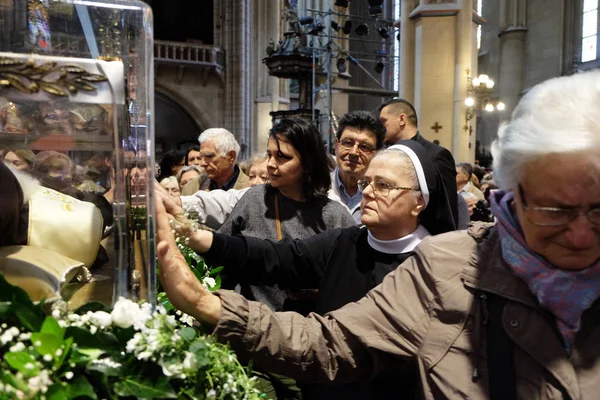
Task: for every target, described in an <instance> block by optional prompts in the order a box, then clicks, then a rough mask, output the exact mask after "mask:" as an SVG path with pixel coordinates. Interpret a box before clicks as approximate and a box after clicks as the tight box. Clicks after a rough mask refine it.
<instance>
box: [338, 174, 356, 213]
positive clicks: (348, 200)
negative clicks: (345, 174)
mask: <svg viewBox="0 0 600 400" xmlns="http://www.w3.org/2000/svg"><path fill="white" fill-rule="evenodd" d="M339 174H340V170H339V169H338V168H336V169H335V173H334V174H333V180H334V184H335V186H336V187H337V188H338V191H339V194H340V199H342V202H344V204H345V205H346V206H347V207H348V208H349V209H350V210H351V211H352V210H353V209H354V208H355V207H356V206H357V205H359V204H360V201H361V200H362V191H361V190H360V189H358V188H357V190H356V193H354V196H350V195H349V194H348V192H347V191H346V187H345V186H344V184H343V183H342V180H341V179H340V175H339Z"/></svg>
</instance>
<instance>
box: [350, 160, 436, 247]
mask: <svg viewBox="0 0 600 400" xmlns="http://www.w3.org/2000/svg"><path fill="white" fill-rule="evenodd" d="M405 167H406V166H405V165H403V164H401V163H398V162H396V161H395V160H393V157H392V156H380V157H376V158H374V159H373V160H372V161H371V164H369V168H368V169H367V172H366V173H365V175H364V177H363V178H362V179H363V180H365V181H367V182H371V185H369V186H367V187H365V188H364V189H363V193H362V195H363V198H362V201H361V203H360V211H361V222H362V223H363V224H365V225H366V226H367V227H368V228H369V230H370V231H371V232H372V233H373V234H374V235H375V237H377V238H378V239H382V240H392V239H398V238H400V237H403V236H405V235H407V234H409V233H411V232H412V231H414V229H415V228H416V227H417V217H418V215H419V213H420V212H421V211H422V209H423V207H424V205H425V203H424V201H423V199H422V197H421V196H415V194H416V193H415V192H411V191H409V190H404V189H393V188H397V187H405V188H409V187H411V183H410V179H409V178H408V177H407V176H406V174H405V173H404V172H403V171H404V169H405ZM377 182H384V183H386V184H388V185H389V186H390V187H391V188H392V189H390V190H389V193H388V195H387V196H383V195H378V194H376V193H375V191H374V190H373V185H376V183H377ZM415 189H416V188H415Z"/></svg>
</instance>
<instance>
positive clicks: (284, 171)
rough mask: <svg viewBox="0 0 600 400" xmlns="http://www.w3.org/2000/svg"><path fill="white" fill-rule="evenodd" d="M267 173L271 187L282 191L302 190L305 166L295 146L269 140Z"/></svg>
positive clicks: (272, 139) (282, 141)
mask: <svg viewBox="0 0 600 400" xmlns="http://www.w3.org/2000/svg"><path fill="white" fill-rule="evenodd" d="M267 171H269V179H270V181H271V186H273V187H275V188H278V189H280V190H282V189H283V190H285V189H288V188H301V187H302V179H303V178H304V166H303V165H302V160H301V159H300V154H299V153H298V152H297V151H296V149H295V148H294V146H292V145H291V144H290V143H289V142H286V141H284V140H283V139H281V138H280V139H279V140H278V141H277V140H275V139H274V138H273V137H270V138H269V142H268V143H267Z"/></svg>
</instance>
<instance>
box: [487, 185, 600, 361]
mask: <svg viewBox="0 0 600 400" xmlns="http://www.w3.org/2000/svg"><path fill="white" fill-rule="evenodd" d="M513 199H514V193H512V192H508V193H505V192H502V191H499V190H498V191H495V192H494V193H493V195H492V196H491V203H492V213H493V214H494V216H495V217H496V218H497V220H498V233H499V235H500V243H501V245H502V256H503V258H504V260H505V261H506V262H507V263H508V265H510V267H511V269H512V271H513V272H514V273H515V275H516V276H518V277H519V278H520V279H521V280H523V281H524V282H525V283H526V284H527V285H528V286H529V290H531V292H532V293H533V294H534V295H535V296H536V297H537V299H538V301H539V303H540V305H541V306H542V307H543V308H545V309H546V310H548V311H550V312H551V313H552V314H553V315H554V317H555V318H556V323H557V325H558V329H559V331H560V333H561V335H562V337H563V339H564V342H565V346H566V349H567V351H569V350H570V349H571V347H572V345H573V341H574V340H575V334H576V333H577V331H578V330H579V328H580V325H581V316H582V315H583V312H584V311H585V310H587V309H588V308H590V307H591V305H592V304H593V303H594V302H595V301H596V300H597V299H598V298H599V297H600V260H599V261H596V263H594V264H593V265H592V266H590V267H589V268H586V269H584V270H580V271H568V270H562V269H558V268H555V267H554V266H552V265H551V264H550V263H548V261H546V260H545V259H544V258H542V257H541V256H539V255H538V254H536V253H534V252H532V251H531V250H530V249H529V248H528V247H527V244H526V242H525V237H524V236H523V233H522V231H521V226H520V224H519V221H518V220H517V216H516V215H515V214H514V213H513V211H512V209H511V203H512V201H513Z"/></svg>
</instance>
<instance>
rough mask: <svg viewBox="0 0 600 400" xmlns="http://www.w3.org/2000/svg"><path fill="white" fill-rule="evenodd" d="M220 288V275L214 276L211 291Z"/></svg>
mask: <svg viewBox="0 0 600 400" xmlns="http://www.w3.org/2000/svg"><path fill="white" fill-rule="evenodd" d="M219 289H221V275H219V276H217V277H216V278H215V286H213V287H211V288H210V291H211V292H214V291H215V290H219Z"/></svg>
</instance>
